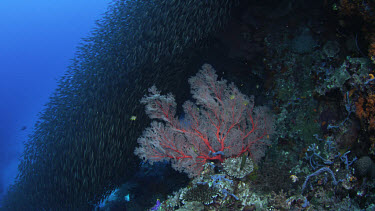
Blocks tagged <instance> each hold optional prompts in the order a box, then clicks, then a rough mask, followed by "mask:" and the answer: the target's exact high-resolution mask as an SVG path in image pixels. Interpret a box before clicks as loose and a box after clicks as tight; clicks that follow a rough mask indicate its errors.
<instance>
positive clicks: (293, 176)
mask: <svg viewBox="0 0 375 211" xmlns="http://www.w3.org/2000/svg"><path fill="white" fill-rule="evenodd" d="M290 178H291V179H292V182H293V183H295V182H297V181H298V177H297V176H296V175H294V174H292V175H290Z"/></svg>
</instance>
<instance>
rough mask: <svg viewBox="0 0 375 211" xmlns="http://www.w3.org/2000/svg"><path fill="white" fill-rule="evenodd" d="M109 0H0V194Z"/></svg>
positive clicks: (10, 181)
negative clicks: (75, 55) (77, 50)
mask: <svg viewBox="0 0 375 211" xmlns="http://www.w3.org/2000/svg"><path fill="white" fill-rule="evenodd" d="M110 2H111V0H79V1H75V0H63V1H50V0H33V1H29V0H1V1H0V31H1V33H0V198H1V196H2V195H3V194H4V192H5V190H6V188H7V187H8V186H9V184H11V183H12V181H13V180H14V177H15V176H16V174H17V162H18V157H19V156H20V154H21V152H22V143H23V142H24V141H27V134H30V132H31V131H32V128H33V125H34V124H35V122H36V120H37V114H38V112H40V111H41V110H42V109H43V105H44V104H46V103H47V101H48V97H49V96H50V94H51V93H52V92H53V90H54V89H55V88H56V79H58V78H59V77H60V76H62V75H63V73H64V71H65V70H66V67H67V66H68V65H69V64H70V59H72V58H73V56H74V52H75V49H76V46H77V45H78V44H79V42H80V40H81V38H83V37H87V36H88V35H89V32H90V30H91V29H92V28H93V27H94V25H95V20H98V19H100V18H101V16H102V14H103V13H104V12H105V11H106V10H107V6H108V4H109V3H110Z"/></svg>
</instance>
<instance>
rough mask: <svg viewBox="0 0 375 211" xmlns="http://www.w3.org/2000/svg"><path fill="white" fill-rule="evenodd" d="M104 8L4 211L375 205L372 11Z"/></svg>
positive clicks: (257, 5) (209, 2)
mask: <svg viewBox="0 0 375 211" xmlns="http://www.w3.org/2000/svg"><path fill="white" fill-rule="evenodd" d="M106 6H107V8H106V11H105V13H104V14H103V15H102V16H101V18H99V19H98V20H97V21H96V22H95V27H93V28H92V29H91V33H90V34H89V35H88V36H86V37H83V38H82V41H81V43H80V44H79V45H78V46H76V51H75V54H74V57H73V58H71V61H70V63H69V65H67V67H65V70H64V73H63V75H62V76H61V77H59V78H58V79H57V88H56V89H55V90H54V91H53V92H52V93H50V94H49V99H48V102H47V104H46V105H45V106H44V107H43V109H41V110H40V113H39V116H38V120H37V121H36V122H35V123H34V124H35V125H34V126H33V129H32V130H31V131H29V132H28V134H27V135H28V136H27V140H24V142H23V147H24V149H23V151H22V153H21V156H20V158H19V164H18V173H17V176H16V178H15V181H14V182H13V183H12V184H11V185H10V186H9V187H6V188H5V187H1V183H0V189H3V196H2V197H1V200H0V201H1V202H0V210H1V211H3V210H4V211H7V210H10V211H13V210H14V211H18V210H21V211H22V210H26V211H28V210H31V211H34V210H35V211H39V210H48V211H50V210H51V211H54V210H93V211H117V210H124V211H138V210H146V211H172V210H178V211H214V210H224V211H226V210H228V211H232V210H234V211H237V210H238V211H252V210H365V211H370V210H375V163H374V162H375V89H374V88H375V69H374V67H375V1H373V0H262V1H259V0H125V1H124V0H121V1H120V0H116V1H111V2H109V3H108V5H106Z"/></svg>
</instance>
